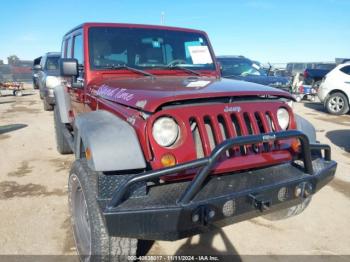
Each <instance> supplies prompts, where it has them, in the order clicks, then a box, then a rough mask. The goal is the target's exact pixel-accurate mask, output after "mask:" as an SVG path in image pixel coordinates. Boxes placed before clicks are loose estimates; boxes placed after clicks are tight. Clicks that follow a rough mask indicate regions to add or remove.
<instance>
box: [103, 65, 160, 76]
mask: <svg viewBox="0 0 350 262" xmlns="http://www.w3.org/2000/svg"><path fill="white" fill-rule="evenodd" d="M102 68H103V69H114V70H119V69H127V70H129V71H132V72H135V73H139V74H142V75H144V76H151V77H155V75H153V74H151V73H149V72H146V71H144V70H141V69H137V68H134V67H130V66H128V65H126V64H119V65H111V66H104V67H102Z"/></svg>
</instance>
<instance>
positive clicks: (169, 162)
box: [160, 153, 176, 167]
mask: <svg viewBox="0 0 350 262" xmlns="http://www.w3.org/2000/svg"><path fill="white" fill-rule="evenodd" d="M160 162H161V163H162V165H163V166H164V167H170V166H174V165H175V164H176V158H175V156H174V155H173V154H170V153H168V154H165V155H163V156H162V158H161V159H160Z"/></svg>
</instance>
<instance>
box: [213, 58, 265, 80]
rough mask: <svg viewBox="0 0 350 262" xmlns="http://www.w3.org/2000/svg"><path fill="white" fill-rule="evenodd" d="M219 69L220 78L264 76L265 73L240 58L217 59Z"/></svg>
mask: <svg viewBox="0 0 350 262" xmlns="http://www.w3.org/2000/svg"><path fill="white" fill-rule="evenodd" d="M218 60H219V62H220V64H221V68H222V71H221V73H222V76H223V77H227V76H248V75H256V76H262V75H266V72H264V70H262V69H261V68H260V67H259V66H258V65H257V64H255V63H253V62H252V61H250V60H249V59H240V58H237V59H236V58H218Z"/></svg>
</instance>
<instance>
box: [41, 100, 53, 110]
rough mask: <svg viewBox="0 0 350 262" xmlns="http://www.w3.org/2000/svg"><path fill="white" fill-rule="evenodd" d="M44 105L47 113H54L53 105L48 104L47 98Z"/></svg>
mask: <svg viewBox="0 0 350 262" xmlns="http://www.w3.org/2000/svg"><path fill="white" fill-rule="evenodd" d="M43 104H44V110H45V111H52V110H53V105H50V104H49V103H48V102H47V100H46V98H44V100H43Z"/></svg>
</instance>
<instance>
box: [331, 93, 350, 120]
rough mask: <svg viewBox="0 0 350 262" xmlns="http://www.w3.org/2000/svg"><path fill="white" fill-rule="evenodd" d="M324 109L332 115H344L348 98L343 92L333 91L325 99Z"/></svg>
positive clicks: (347, 108)
mask: <svg viewBox="0 0 350 262" xmlns="http://www.w3.org/2000/svg"><path fill="white" fill-rule="evenodd" d="M325 106H326V110H327V112H328V113H330V114H332V115H344V114H346V113H347V112H348V111H349V101H348V98H347V97H346V96H345V95H344V94H343V93H339V92H338V93H333V94H331V95H330V96H329V97H328V99H327V101H326V104H325Z"/></svg>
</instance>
